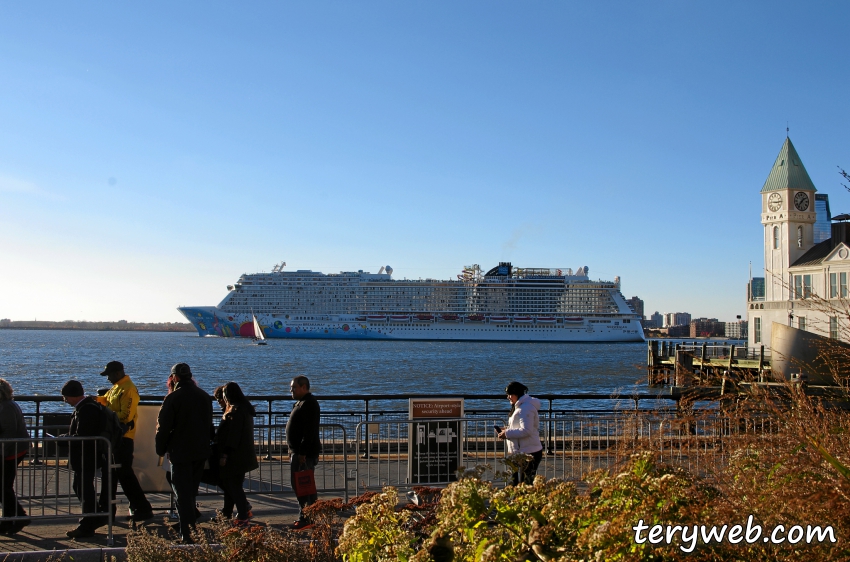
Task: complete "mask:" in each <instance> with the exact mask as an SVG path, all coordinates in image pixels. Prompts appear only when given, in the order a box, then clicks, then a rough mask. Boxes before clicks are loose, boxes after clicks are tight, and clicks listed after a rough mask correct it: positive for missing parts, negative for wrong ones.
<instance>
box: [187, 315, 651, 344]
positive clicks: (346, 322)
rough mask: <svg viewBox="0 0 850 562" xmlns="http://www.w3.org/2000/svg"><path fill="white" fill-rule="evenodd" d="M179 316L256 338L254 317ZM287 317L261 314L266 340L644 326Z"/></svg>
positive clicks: (633, 335)
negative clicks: (296, 318)
mask: <svg viewBox="0 0 850 562" xmlns="http://www.w3.org/2000/svg"><path fill="white" fill-rule="evenodd" d="M179 310H180V312H181V313H183V315H184V316H185V317H186V318H187V319H188V320H189V321H190V322H191V323H192V325H194V326H195V328H196V329H197V330H198V333H199V334H200V335H201V336H219V337H246V338H252V337H254V325H253V318H252V316H251V315H250V314H233V313H227V312H225V311H222V310H220V309H218V308H216V307H181V308H179ZM285 316H286V315H280V316H278V315H260V314H258V315H257V320H258V322H259V324H260V326H261V328H262V330H263V334H264V335H265V336H266V338H270V339H299V338H300V339H351V340H423V341H516V342H642V341H645V340H644V335H643V329H642V328H641V325H640V322H638V321H637V320H634V319H628V318H605V317H585V318H583V319H582V320H581V321H576V320H572V321H569V322H565V321H563V320H562V319H558V320H556V321H555V322H552V321H551V320H544V321H542V322H538V321H537V320H536V319H533V320H531V321H528V320H526V319H522V320H520V321H519V322H514V321H513V320H512V319H510V320H508V321H498V322H497V321H490V320H489V319H485V320H484V321H468V320H463V319H461V320H453V321H441V320H439V319H438V318H435V319H434V320H432V321H424V322H423V321H420V320H417V319H416V317H415V316H413V317H411V318H410V319H408V320H390V319H389V318H388V319H387V320H369V319H366V320H363V319H362V318H363V317H359V318H358V317H357V316H354V315H351V316H347V315H339V316H318V317H317V316H313V317H310V318H308V319H298V320H295V319H288V318H286V317H285Z"/></svg>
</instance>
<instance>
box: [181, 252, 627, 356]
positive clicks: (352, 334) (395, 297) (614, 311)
mask: <svg viewBox="0 0 850 562" xmlns="http://www.w3.org/2000/svg"><path fill="white" fill-rule="evenodd" d="M285 266H286V264H285V263H281V264H279V265H276V266H275V267H274V268H273V269H272V272H271V273H254V274H243V275H242V276H241V277H240V278H239V281H238V282H237V283H235V284H234V285H228V287H227V288H228V290H229V293H228V294H227V296H226V297H225V298H224V300H223V301H222V302H221V303H220V304H219V305H218V306H185V307H180V308H178V310H179V311H180V312H181V313H182V314H183V315H184V316H185V317H186V318H187V319H188V320H189V322H191V323H192V324H193V325H194V326H195V328H196V329H197V330H198V334H200V335H201V336H218V337H243V338H258V337H260V335H259V334H257V331H260V332H262V334H261V335H262V336H264V337H265V338H266V339H276V338H284V339H285V338H327V339H382V340H460V341H526V342H603V341H604V342H613V341H621V342H629V341H635V342H639V341H644V336H643V330H642V328H641V325H640V319H639V317H638V316H637V315H636V314H635V313H634V312H633V311H632V309H631V308H630V307H629V305H628V304H627V303H626V300H625V298H624V297H623V295H622V293H621V292H620V279H619V278H615V279H614V281H613V282H611V281H599V280H591V279H590V278H589V277H588V269H587V267H581V268H579V269H578V270H577V271H576V272H573V271H572V270H571V269H567V268H560V269H548V268H515V267H513V266H512V265H511V264H510V263H507V262H502V263H500V264H499V265H498V266H496V267H494V268H492V269H491V270H489V271H487V272H486V273H483V272H482V270H481V268H480V267H479V266H477V265H473V266H466V267H464V269H463V273H462V274H461V275H458V276H457V277H458V279H457V280H434V279H426V280H407V279H404V280H398V279H393V278H392V271H393V270H392V268H391V267H389V266H386V267H382V268H381V270H380V271H379V272H378V273H367V272H363V271H357V272H341V273H339V274H324V273H320V272H316V271H310V270H297V271H284V267H285ZM254 315H255V316H256V318H257V322H256V326H257V327H256V328H255V322H254V318H253V316H254Z"/></svg>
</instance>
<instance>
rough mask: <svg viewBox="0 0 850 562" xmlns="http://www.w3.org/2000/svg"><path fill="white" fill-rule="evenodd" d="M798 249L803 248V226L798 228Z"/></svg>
mask: <svg viewBox="0 0 850 562" xmlns="http://www.w3.org/2000/svg"><path fill="white" fill-rule="evenodd" d="M797 247H798V248H802V247H803V227H802V226H798V227H797Z"/></svg>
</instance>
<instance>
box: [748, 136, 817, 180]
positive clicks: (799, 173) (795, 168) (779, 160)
mask: <svg viewBox="0 0 850 562" xmlns="http://www.w3.org/2000/svg"><path fill="white" fill-rule="evenodd" d="M781 189H805V190H807V191H817V189H815V184H814V183H812V179H811V178H810V177H809V173H808V172H807V171H806V167H805V166H803V161H802V160H800V155H799V154H797V150H796V149H795V148H794V145H793V144H791V139H790V138H788V137H785V144H783V145H782V149H781V150H780V151H779V156H777V157H776V162H774V163H773V168H772V169H771V170H770V175H768V176H767V181H765V182H764V187H762V188H761V192H762V193H765V192H767V191H779V190H781Z"/></svg>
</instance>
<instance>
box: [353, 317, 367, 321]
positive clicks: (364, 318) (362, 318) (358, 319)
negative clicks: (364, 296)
mask: <svg viewBox="0 0 850 562" xmlns="http://www.w3.org/2000/svg"><path fill="white" fill-rule="evenodd" d="M355 320H357V321H358V322H365V321H366V317H365V316H358V317H357V318H355Z"/></svg>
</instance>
